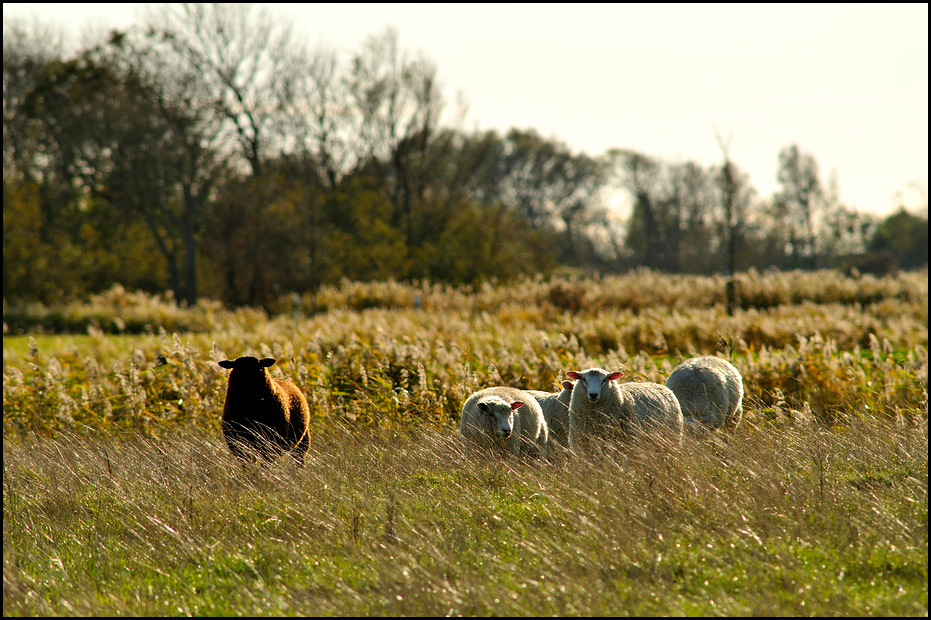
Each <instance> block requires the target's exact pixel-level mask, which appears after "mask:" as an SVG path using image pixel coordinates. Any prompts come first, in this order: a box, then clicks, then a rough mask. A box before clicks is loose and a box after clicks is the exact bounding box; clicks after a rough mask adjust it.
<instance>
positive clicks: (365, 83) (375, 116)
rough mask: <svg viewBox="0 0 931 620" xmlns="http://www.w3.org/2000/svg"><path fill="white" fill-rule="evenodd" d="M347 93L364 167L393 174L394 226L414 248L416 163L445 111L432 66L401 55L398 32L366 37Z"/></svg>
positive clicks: (419, 193)
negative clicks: (351, 106)
mask: <svg viewBox="0 0 931 620" xmlns="http://www.w3.org/2000/svg"><path fill="white" fill-rule="evenodd" d="M348 88H349V94H350V98H351V101H352V105H353V107H354V110H355V113H356V127H357V135H358V136H359V138H360V140H361V141H362V144H363V147H364V149H365V152H366V156H367V158H366V162H365V163H366V164H375V165H380V166H387V168H388V170H390V173H391V181H392V185H393V191H392V194H393V200H392V202H393V204H394V207H395V212H394V215H393V217H392V225H394V226H396V227H399V228H403V229H404V230H405V231H406V235H407V239H408V242H409V243H416V239H414V221H413V206H414V202H415V200H416V199H419V198H422V197H423V192H424V190H425V180H424V178H423V175H422V174H420V172H421V170H420V166H419V162H420V161H422V159H423V157H424V154H425V152H426V150H427V147H428V145H429V142H430V140H431V138H432V137H433V134H434V132H435V131H436V129H437V126H438V123H439V116H440V113H441V112H442V109H443V98H442V94H441V92H440V85H439V82H438V78H437V70H436V66H435V64H434V63H433V61H431V60H429V59H428V58H426V57H425V56H423V55H420V54H417V55H413V56H412V55H411V54H409V53H408V52H406V51H404V50H402V49H401V48H400V46H399V43H398V34H397V31H396V30H394V29H391V28H388V29H387V30H385V32H384V33H383V34H381V35H380V36H371V37H369V38H368V39H367V41H366V42H365V45H364V46H363V49H362V51H361V52H359V53H357V54H356V55H355V56H353V59H352V70H351V72H350V75H349V77H348Z"/></svg>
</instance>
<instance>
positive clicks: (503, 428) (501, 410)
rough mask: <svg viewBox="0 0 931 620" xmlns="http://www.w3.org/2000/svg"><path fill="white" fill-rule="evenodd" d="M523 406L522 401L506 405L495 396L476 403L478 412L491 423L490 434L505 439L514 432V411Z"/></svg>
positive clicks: (506, 403)
mask: <svg viewBox="0 0 931 620" xmlns="http://www.w3.org/2000/svg"><path fill="white" fill-rule="evenodd" d="M523 406H524V403H523V402H522V401H519V400H518V401H515V402H513V403H508V402H507V401H505V400H504V399H502V398H499V397H497V396H495V397H491V398H487V399H485V400H482V401H480V402H479V403H478V409H479V411H481V412H482V413H484V414H485V415H486V416H487V417H488V420H489V422H490V423H491V430H492V434H493V435H495V436H497V437H503V438H505V439H507V438H508V437H510V436H511V433H512V432H513V431H514V411H515V410H516V409H518V408H520V407H523Z"/></svg>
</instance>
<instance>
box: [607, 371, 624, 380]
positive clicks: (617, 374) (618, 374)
mask: <svg viewBox="0 0 931 620" xmlns="http://www.w3.org/2000/svg"><path fill="white" fill-rule="evenodd" d="M623 376H624V373H622V372H621V371H620V370H618V371H616V372H612V373H611V374H610V375H608V381H617V380H618V379H620V378H621V377H623Z"/></svg>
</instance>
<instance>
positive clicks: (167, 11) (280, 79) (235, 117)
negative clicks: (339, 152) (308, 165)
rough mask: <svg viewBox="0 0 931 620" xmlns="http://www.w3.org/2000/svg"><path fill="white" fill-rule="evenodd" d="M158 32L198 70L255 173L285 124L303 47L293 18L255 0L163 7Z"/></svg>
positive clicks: (154, 22) (155, 17) (155, 24)
mask: <svg viewBox="0 0 931 620" xmlns="http://www.w3.org/2000/svg"><path fill="white" fill-rule="evenodd" d="M149 23H150V28H151V29H152V31H153V33H156V34H158V35H160V36H161V37H163V39H164V40H165V41H166V42H167V43H168V44H169V45H170V48H171V49H172V50H174V52H175V53H177V54H179V55H180V57H181V58H182V59H183V60H184V61H185V62H186V63H187V65H188V66H189V67H190V69H191V70H193V71H194V72H195V73H196V74H198V75H200V77H201V81H202V87H203V91H202V94H201V96H202V97H204V98H205V100H206V101H208V102H209V103H210V106H211V107H212V109H213V111H214V113H215V114H216V115H217V117H218V118H219V119H222V120H224V121H225V122H226V123H228V124H229V126H230V127H231V129H232V131H233V132H234V135H235V137H236V140H237V142H238V144H239V147H240V149H241V151H242V154H243V156H244V157H245V159H246V161H247V162H248V164H249V166H250V168H251V170H252V174H253V176H259V175H260V173H261V169H262V162H263V159H264V157H265V156H266V150H268V149H269V148H270V145H271V144H273V143H274V139H275V137H280V136H276V132H278V131H279V130H280V128H281V122H282V114H283V110H284V109H285V108H286V107H287V106H288V104H289V95H290V94H291V93H292V91H293V89H292V88H289V84H290V83H291V82H293V80H294V76H295V73H296V72H297V71H298V70H299V68H300V62H299V61H300V58H301V57H302V56H301V55H302V53H303V52H302V48H301V45H300V43H299V40H298V38H297V37H296V36H295V35H294V32H293V30H292V28H291V23H290V22H288V21H285V20H280V19H275V18H273V17H272V15H271V14H270V13H269V11H268V10H267V9H266V8H265V7H263V6H255V5H251V4H200V3H184V4H165V5H162V6H161V7H159V8H158V9H157V10H156V11H154V12H153V13H152V14H151V15H150V18H149Z"/></svg>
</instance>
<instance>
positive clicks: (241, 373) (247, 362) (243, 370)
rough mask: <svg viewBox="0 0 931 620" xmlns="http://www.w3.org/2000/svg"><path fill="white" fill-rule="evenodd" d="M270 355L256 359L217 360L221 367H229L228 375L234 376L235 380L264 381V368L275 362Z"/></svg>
mask: <svg viewBox="0 0 931 620" xmlns="http://www.w3.org/2000/svg"><path fill="white" fill-rule="evenodd" d="M275 361H276V360H275V359H274V358H272V357H266V358H265V359H257V358H254V357H239V358H236V359H235V360H223V361H220V362H217V364H219V365H220V367H221V368H229V369H230V370H231V371H232V372H230V377H234V376H235V377H236V381H240V382H243V381H249V382H253V381H264V380H265V373H266V370H265V369H266V368H268V367H269V366H271V365H272V364H274V363H275Z"/></svg>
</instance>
